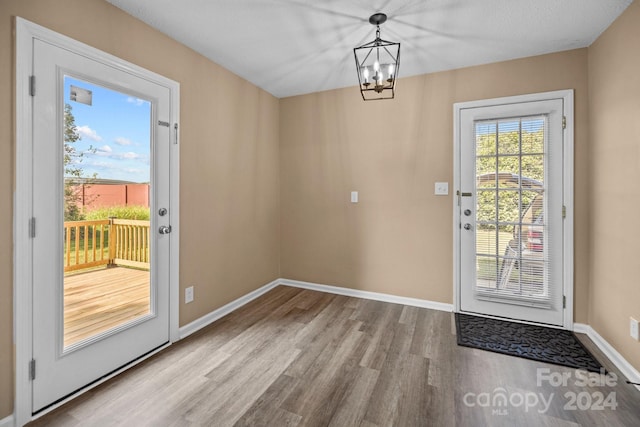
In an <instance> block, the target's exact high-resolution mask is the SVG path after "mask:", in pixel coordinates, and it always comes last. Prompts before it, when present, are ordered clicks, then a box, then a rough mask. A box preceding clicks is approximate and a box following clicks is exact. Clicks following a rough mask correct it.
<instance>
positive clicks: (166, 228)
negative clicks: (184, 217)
mask: <svg viewBox="0 0 640 427" xmlns="http://www.w3.org/2000/svg"><path fill="white" fill-rule="evenodd" d="M158 233H160V234H169V233H171V226H170V225H161V226H160V228H159V229H158Z"/></svg>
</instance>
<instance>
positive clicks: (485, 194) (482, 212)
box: [476, 190, 496, 227]
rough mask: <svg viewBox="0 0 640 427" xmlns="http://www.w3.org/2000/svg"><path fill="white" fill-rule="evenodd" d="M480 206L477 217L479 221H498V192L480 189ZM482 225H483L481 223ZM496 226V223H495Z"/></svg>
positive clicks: (477, 209) (478, 200) (478, 199)
mask: <svg viewBox="0 0 640 427" xmlns="http://www.w3.org/2000/svg"><path fill="white" fill-rule="evenodd" d="M477 202H478V206H477V208H476V218H477V221H478V222H481V223H485V224H486V223H487V222H495V221H496V192H495V191H493V190H490V191H489V190H487V191H478V196H477ZM479 227H482V225H479ZM494 227H495V224H494Z"/></svg>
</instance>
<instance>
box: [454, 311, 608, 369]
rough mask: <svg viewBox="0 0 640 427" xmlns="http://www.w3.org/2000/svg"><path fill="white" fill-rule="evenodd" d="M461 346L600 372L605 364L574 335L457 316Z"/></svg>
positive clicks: (542, 328) (498, 321)
mask: <svg viewBox="0 0 640 427" xmlns="http://www.w3.org/2000/svg"><path fill="white" fill-rule="evenodd" d="M456 332H457V335H458V345H461V346H465V347H472V348H479V349H481V350H487V351H493V352H496V353H502V354H507V355H510V356H517V357H524V358H525V359H531V360H536V361H539V362H545V363H553V364H555V365H561V366H568V367H570V368H576V369H586V370H587V371H591V372H600V369H601V368H602V365H601V364H600V363H599V362H598V361H597V360H596V358H595V357H593V355H592V354H591V352H590V351H589V350H587V348H586V347H585V346H584V345H582V343H581V342H580V341H579V340H578V338H576V336H575V335H574V333H573V332H571V331H567V330H564V329H554V328H545V327H543V326H536V325H526V324H522V323H515V322H509V321H506V320H496V319H488V318H486V317H478V316H470V315H468V314H460V313H456Z"/></svg>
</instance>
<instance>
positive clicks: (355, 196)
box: [351, 191, 358, 203]
mask: <svg viewBox="0 0 640 427" xmlns="http://www.w3.org/2000/svg"><path fill="white" fill-rule="evenodd" d="M351 203H358V192H357V191H352V192H351Z"/></svg>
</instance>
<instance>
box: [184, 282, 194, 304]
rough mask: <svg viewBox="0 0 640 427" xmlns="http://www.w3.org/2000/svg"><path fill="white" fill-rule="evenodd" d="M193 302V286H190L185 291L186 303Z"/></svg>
mask: <svg viewBox="0 0 640 427" xmlns="http://www.w3.org/2000/svg"><path fill="white" fill-rule="evenodd" d="M192 301H193V286H189V287H188V288H187V289H185V290H184V303H185V304H189V303H190V302H192Z"/></svg>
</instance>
